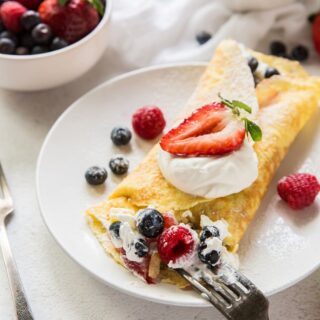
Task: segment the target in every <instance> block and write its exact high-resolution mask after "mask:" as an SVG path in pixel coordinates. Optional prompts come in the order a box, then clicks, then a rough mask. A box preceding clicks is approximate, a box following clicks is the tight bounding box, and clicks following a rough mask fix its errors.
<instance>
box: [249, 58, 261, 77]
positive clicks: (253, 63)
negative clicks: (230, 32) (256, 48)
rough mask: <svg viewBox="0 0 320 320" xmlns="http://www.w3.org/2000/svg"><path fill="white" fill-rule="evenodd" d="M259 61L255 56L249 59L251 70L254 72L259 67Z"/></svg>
mask: <svg viewBox="0 0 320 320" xmlns="http://www.w3.org/2000/svg"><path fill="white" fill-rule="evenodd" d="M258 65H259V62H258V60H257V59H256V58H255V57H250V58H249V59H248V66H249V68H250V69H251V72H252V73H254V72H255V71H256V70H257V68H258Z"/></svg>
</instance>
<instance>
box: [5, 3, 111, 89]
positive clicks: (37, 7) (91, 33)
mask: <svg viewBox="0 0 320 320" xmlns="http://www.w3.org/2000/svg"><path fill="white" fill-rule="evenodd" d="M110 11H111V0H107V1H105V0H8V1H4V2H1V1H0V70H1V74H0V87H2V88H6V89H11V90H18V91H36V90H43V89H49V88H53V87H57V86H60V85H62V84H65V83H67V82H70V81H72V80H74V79H76V78H78V77H80V76H81V75H83V74H84V73H85V72H86V71H88V70H89V69H90V68H91V67H92V66H93V65H94V64H95V63H96V62H97V61H98V60H99V58H100V57H101V56H102V54H103V52H104V50H105V48H106V45H107V31H108V28H107V24H108V22H109V20H110Z"/></svg>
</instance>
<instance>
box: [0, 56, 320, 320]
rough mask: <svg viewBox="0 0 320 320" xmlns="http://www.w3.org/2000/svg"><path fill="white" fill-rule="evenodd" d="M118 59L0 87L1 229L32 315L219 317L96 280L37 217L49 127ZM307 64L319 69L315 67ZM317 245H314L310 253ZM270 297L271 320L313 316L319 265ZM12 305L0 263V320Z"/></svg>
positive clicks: (319, 296)
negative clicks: (47, 82)
mask: <svg viewBox="0 0 320 320" xmlns="http://www.w3.org/2000/svg"><path fill="white" fill-rule="evenodd" d="M121 65H122V64H121V62H120V61H115V60H114V54H113V52H110V51H109V52H108V51H107V53H106V54H105V56H104V57H103V59H102V60H101V61H100V62H99V63H98V65H97V66H96V67H95V68H94V69H93V70H91V71H90V72H89V73H88V74H86V75H85V76H84V77H82V78H81V79H79V80H78V81H76V82H73V83H71V84H69V85H66V86H64V87H61V88H57V89H53V90H48V91H43V92H38V93H17V92H10V91H5V90H0V159H1V161H2V163H3V166H4V169H5V171H6V174H7V178H8V180H9V183H10V187H11V191H12V193H13V198H14V202H15V207H16V210H15V215H14V217H13V218H12V219H11V220H10V222H9V224H8V233H9V237H10V241H11V244H12V249H13V251H14V255H15V258H16V261H17V264H18V267H19V270H20V274H21V277H22V280H23V283H24V286H25V289H26V293H27V295H28V298H29V301H30V304H31V306H32V310H33V312H34V315H35V319H36V320H47V319H48V320H49V319H50V320H52V319H54V320H58V319H63V320H102V319H108V320H118V319H119V320H120V319H121V320H122V319H126V320H129V319H130V320H143V319H146V320H160V319H161V320H163V319H168V318H169V319H170V320H182V319H194V320H196V319H197V320H207V319H208V320H209V319H210V320H222V317H221V316H219V315H217V313H216V312H215V311H214V310H213V309H211V308H203V309H202V308H179V307H169V306H164V305H160V304H155V303H151V302H145V301H143V300H139V299H136V298H133V297H129V296H127V295H124V294H122V293H120V292H117V291H116V290H114V289H111V288H108V287H107V286H106V285H104V284H102V283H99V282H98V281H97V280H95V279H93V278H92V277H91V276H90V275H89V274H88V273H86V271H84V270H82V269H81V267H79V266H78V265H77V264H76V263H75V262H73V261H72V260H71V259H70V258H69V257H68V256H67V255H66V254H65V253H64V252H63V251H62V249H61V248H60V247H59V246H58V245H57V243H56V242H55V241H54V240H53V238H52V237H51V235H50V234H49V232H48V231H47V229H46V227H45V225H44V223H43V221H42V218H41V216H40V212H39V208H38V205H37V199H36V193H35V168H36V160H37V156H38V153H39V150H40V147H41V144H42V142H43V140H44V138H45V136H46V134H47V132H48V130H49V129H50V127H51V125H52V124H53V123H54V122H55V120H56V119H57V118H58V116H59V115H60V114H61V113H62V112H63V111H64V110H65V109H66V108H67V107H68V106H69V105H70V104H71V103H72V102H73V101H75V100H76V99H77V98H78V97H80V96H81V95H83V94H84V93H85V92H87V91H88V90H90V89H91V88H93V87H94V86H96V85H97V84H99V83H101V82H102V81H104V80H106V79H109V78H111V77H113V76H114V75H116V74H119V73H121V72H124V71H125V70H123V67H122V69H121ZM319 66H320V64H319ZM311 69H312V71H313V72H316V73H320V67H319V69H318V68H317V67H311ZM30 76H31V75H30ZM318 247H319V244H315V250H316V251H317V253H318V251H319V248H318ZM297 259H299V257H297ZM271 267H272V266H270V268H271ZM288 267H290V266H288ZM270 302H271V316H270V319H271V320H280V319H281V320H287V319H290V320H299V319H303V320H319V319H320V270H318V271H316V272H315V273H313V274H312V275H311V276H309V277H308V278H307V279H305V280H303V281H302V282H300V283H299V284H297V285H295V286H294V287H292V288H290V289H287V290H286V291H284V292H282V293H279V294H277V295H274V296H273V297H271V299H270ZM12 311H13V310H12V304H11V296H10V291H9V287H8V282H7V278H6V273H5V269H4V266H3V263H1V262H0V320H9V319H14V317H13V313H12Z"/></svg>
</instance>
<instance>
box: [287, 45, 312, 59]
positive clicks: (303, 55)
mask: <svg viewBox="0 0 320 320" xmlns="http://www.w3.org/2000/svg"><path fill="white" fill-rule="evenodd" d="M291 57H292V59H294V60H297V61H300V62H302V61H306V60H307V59H308V57H309V50H308V48H307V47H305V46H303V45H298V46H296V47H294V48H293V49H292V51H291Z"/></svg>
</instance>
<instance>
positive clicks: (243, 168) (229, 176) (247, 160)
mask: <svg viewBox="0 0 320 320" xmlns="http://www.w3.org/2000/svg"><path fill="white" fill-rule="evenodd" d="M158 164H159V168H160V170H161V172H162V174H163V176H164V177H165V178H166V179H167V180H168V181H169V182H170V183H171V184H172V185H174V186H175V187H176V188H177V189H179V190H181V191H184V192H186V193H189V194H192V195H195V196H200V197H204V198H219V197H224V196H227V195H229V194H232V193H237V192H240V191H241V190H243V189H245V188H247V187H249V186H250V185H251V184H252V183H253V182H254V181H255V180H256V179H257V176H258V158H257V155H256V153H255V151H254V150H253V147H252V145H251V144H250V142H249V141H248V140H247V139H245V140H244V142H243V145H242V146H241V148H240V149H239V150H237V151H234V152H231V153H229V154H227V155H224V156H214V157H186V158H183V157H176V156H174V155H171V154H170V153H168V152H166V151H164V150H162V149H161V150H159V153H158Z"/></svg>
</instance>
